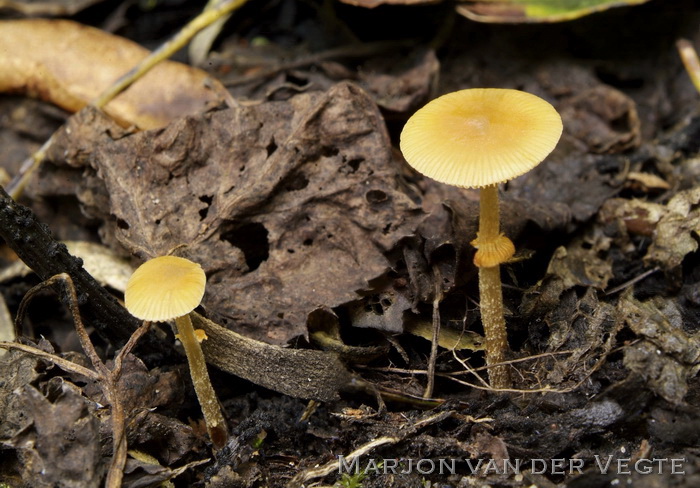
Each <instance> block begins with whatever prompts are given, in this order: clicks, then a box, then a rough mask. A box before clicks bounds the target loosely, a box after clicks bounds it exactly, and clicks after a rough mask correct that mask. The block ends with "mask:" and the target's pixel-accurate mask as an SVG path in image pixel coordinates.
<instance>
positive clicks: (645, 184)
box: [627, 171, 671, 191]
mask: <svg viewBox="0 0 700 488" xmlns="http://www.w3.org/2000/svg"><path fill="white" fill-rule="evenodd" d="M627 179H628V180H631V181H633V182H636V183H639V184H641V186H642V188H644V189H645V190H647V191H648V190H669V189H671V185H670V184H669V183H668V181H666V180H664V179H663V178H661V177H659V176H656V175H655V174H652V173H640V172H636V171H630V172H629V173H627Z"/></svg>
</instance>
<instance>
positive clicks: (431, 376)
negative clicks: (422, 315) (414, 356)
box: [423, 266, 442, 398]
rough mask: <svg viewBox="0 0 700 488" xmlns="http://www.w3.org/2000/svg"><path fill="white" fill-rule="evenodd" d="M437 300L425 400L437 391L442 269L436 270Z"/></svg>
mask: <svg viewBox="0 0 700 488" xmlns="http://www.w3.org/2000/svg"><path fill="white" fill-rule="evenodd" d="M433 269H434V273H433V275H434V281H435V298H434V299H433V341H432V343H431V345H430V359H429V360H428V383H427V384H426V386H425V391H424V392H423V398H432V396H433V390H434V389H435V363H436V362H437V354H438V343H439V342H440V302H441V301H442V277H441V276H440V268H438V267H437V266H435V267H434V268H433Z"/></svg>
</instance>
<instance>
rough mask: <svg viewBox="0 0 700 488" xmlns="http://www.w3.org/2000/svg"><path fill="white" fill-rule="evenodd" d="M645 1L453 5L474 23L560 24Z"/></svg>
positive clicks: (487, 0) (479, 0)
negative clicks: (474, 21)
mask: <svg viewBox="0 0 700 488" xmlns="http://www.w3.org/2000/svg"><path fill="white" fill-rule="evenodd" d="M648 1H649V0H474V1H468V2H466V3H463V4H459V5H458V6H457V11H458V12H459V13H460V14H462V15H464V16H465V17H467V18H469V19H471V20H476V21H477V22H493V23H518V24H519V23H522V22H563V21H567V20H574V19H578V18H579V17H583V16H585V15H590V14H592V13H595V12H602V11H604V10H607V9H609V8H613V7H620V6H624V5H640V4H642V3H646V2H648Z"/></svg>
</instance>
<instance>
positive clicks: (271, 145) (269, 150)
mask: <svg viewBox="0 0 700 488" xmlns="http://www.w3.org/2000/svg"><path fill="white" fill-rule="evenodd" d="M265 149H267V157H268V158H269V157H270V156H272V154H273V153H274V152H275V151H277V144H276V143H275V138H274V137H273V138H272V139H270V143H269V144H268V145H267V147H266V148H265Z"/></svg>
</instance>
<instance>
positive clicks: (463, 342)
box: [406, 318, 484, 351]
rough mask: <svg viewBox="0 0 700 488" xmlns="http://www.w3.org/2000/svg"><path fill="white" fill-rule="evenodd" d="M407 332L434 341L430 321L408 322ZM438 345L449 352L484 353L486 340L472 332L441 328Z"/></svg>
mask: <svg viewBox="0 0 700 488" xmlns="http://www.w3.org/2000/svg"><path fill="white" fill-rule="evenodd" d="M406 332H408V333H410V334H413V335H415V336H418V337H422V338H423V339H425V340H427V341H432V340H433V323H432V322H431V321H428V320H420V319H416V318H414V319H412V320H408V321H406ZM438 345H439V346H440V347H443V348H445V349H448V350H456V351H462V350H465V349H467V350H469V351H482V350H483V349H484V338H483V337H482V336H480V335H479V334H477V333H476V332H473V331H471V330H456V329H453V328H451V327H440V334H438Z"/></svg>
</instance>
